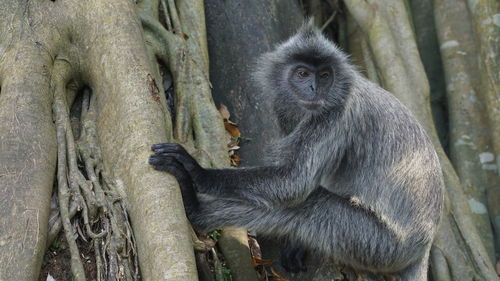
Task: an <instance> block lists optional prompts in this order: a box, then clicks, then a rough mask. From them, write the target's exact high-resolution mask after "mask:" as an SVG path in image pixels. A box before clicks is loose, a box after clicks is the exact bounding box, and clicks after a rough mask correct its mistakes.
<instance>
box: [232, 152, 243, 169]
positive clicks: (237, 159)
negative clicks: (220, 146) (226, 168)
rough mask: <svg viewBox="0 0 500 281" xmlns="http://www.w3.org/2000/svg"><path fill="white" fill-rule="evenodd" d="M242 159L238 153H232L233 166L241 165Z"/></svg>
mask: <svg viewBox="0 0 500 281" xmlns="http://www.w3.org/2000/svg"><path fill="white" fill-rule="evenodd" d="M240 162H241V159H240V157H239V156H238V155H237V154H233V155H231V166H233V167H238V166H239V165H240Z"/></svg>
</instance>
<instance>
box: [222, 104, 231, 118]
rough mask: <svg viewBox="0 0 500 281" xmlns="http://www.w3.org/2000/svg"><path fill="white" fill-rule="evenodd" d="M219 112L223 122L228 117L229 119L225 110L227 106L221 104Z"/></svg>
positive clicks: (229, 115) (227, 111)
mask: <svg viewBox="0 0 500 281" xmlns="http://www.w3.org/2000/svg"><path fill="white" fill-rule="evenodd" d="M219 112H220V115H221V116H222V119H224V120H229V117H231V114H229V110H228V109H227V106H226V105H224V104H222V103H221V105H220V107H219Z"/></svg>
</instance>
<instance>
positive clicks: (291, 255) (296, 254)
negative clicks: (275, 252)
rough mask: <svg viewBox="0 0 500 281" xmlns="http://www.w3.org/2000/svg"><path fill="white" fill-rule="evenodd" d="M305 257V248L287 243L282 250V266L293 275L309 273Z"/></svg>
mask: <svg viewBox="0 0 500 281" xmlns="http://www.w3.org/2000/svg"><path fill="white" fill-rule="evenodd" d="M305 257H306V251H305V249H304V248H303V247H301V246H297V245H292V244H290V243H287V245H286V246H285V248H284V249H282V250H281V266H283V268H284V269H285V270H286V271H288V272H292V273H297V272H299V271H307V267H306V264H305Z"/></svg>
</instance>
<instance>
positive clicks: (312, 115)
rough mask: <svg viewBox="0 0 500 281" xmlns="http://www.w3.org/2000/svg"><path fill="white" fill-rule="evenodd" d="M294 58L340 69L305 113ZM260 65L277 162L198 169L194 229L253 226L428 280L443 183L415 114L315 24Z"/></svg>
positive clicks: (348, 260)
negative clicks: (277, 127) (293, 79)
mask: <svg viewBox="0 0 500 281" xmlns="http://www.w3.org/2000/svg"><path fill="white" fill-rule="evenodd" d="M296 57H306V58H307V57H314V58H317V59H319V60H321V61H328V64H330V65H331V67H332V68H333V72H334V82H333V84H332V86H331V88H330V89H329V91H328V93H327V94H326V95H325V96H322V97H321V102H320V103H319V104H320V106H319V107H317V108H316V109H315V110H310V109H307V108H304V107H302V106H300V105H299V103H298V100H297V98H296V96H295V94H294V93H293V91H292V90H290V89H289V87H288V80H287V74H286V73H287V71H288V70H289V69H290V67H292V66H293V65H294V64H296V63H300V60H299V61H297V59H294V58H296ZM257 65H258V70H257V72H256V75H255V78H256V80H257V81H258V82H259V83H260V84H261V85H262V89H263V90H264V91H269V93H270V94H273V95H274V96H275V110H276V114H277V115H278V118H279V122H280V124H281V127H282V129H283V132H284V137H283V139H282V140H281V141H280V142H279V143H278V144H277V145H275V147H277V149H275V150H276V151H275V153H274V154H275V156H276V158H275V164H274V165H270V166H267V167H253V168H239V169H208V170H203V172H200V173H196V174H194V173H192V172H190V173H191V176H192V177H193V181H194V184H195V186H196V188H197V189H198V191H199V192H200V193H198V199H199V201H200V207H199V208H200V209H199V210H197V211H196V212H195V213H194V214H193V215H191V216H190V218H191V220H192V222H193V224H194V225H195V226H197V227H199V228H201V229H203V230H210V229H213V228H216V227H221V226H229V225H236V226H244V227H247V228H249V229H252V230H255V231H257V232H258V233H261V234H264V235H273V236H278V237H288V238H289V239H292V240H294V241H297V242H298V243H300V244H303V245H305V246H306V247H308V248H310V249H315V250H318V251H320V252H322V253H323V254H324V255H328V256H331V257H333V258H334V259H335V260H336V261H337V262H338V263H340V264H346V265H349V266H352V267H354V268H356V269H359V270H367V271H370V272H375V273H396V272H399V273H400V274H401V278H402V280H404V281H413V280H418V281H423V280H427V257H428V252H429V249H430V245H431V243H432V239H433V236H434V233H435V231H436V228H437V225H438V222H439V218H440V215H441V209H442V204H443V182H442V174H441V168H440V164H439V161H438V157H437V155H436V152H435V151H434V148H433V145H432V143H431V142H430V140H429V138H428V136H427V135H426V133H425V131H424V130H423V128H422V127H421V126H420V125H419V123H418V122H417V121H416V119H415V118H414V117H413V116H412V114H411V113H410V111H409V110H408V109H407V108H406V107H405V106H404V105H402V104H401V103H400V102H399V101H398V100H397V99H396V98H395V97H394V96H393V95H392V94H390V93H388V92H387V91H385V90H383V89H382V88H380V87H379V86H377V85H375V84H373V83H371V82H370V81H368V80H367V79H365V78H364V77H363V76H361V75H360V74H359V73H358V72H357V71H356V70H355V68H354V67H353V66H351V65H350V64H349V62H348V59H347V57H346V55H344V54H343V53H342V52H341V51H340V50H339V49H338V48H337V47H336V46H335V45H334V44H333V43H332V42H330V41H329V40H327V39H326V38H325V37H324V36H323V35H322V34H321V33H320V32H319V31H318V30H317V29H315V28H313V27H312V26H311V25H306V26H304V27H302V29H301V30H299V32H298V34H297V35H295V36H293V37H291V38H290V39H289V40H288V41H286V42H284V43H283V44H281V45H279V46H278V47H277V48H276V50H275V51H273V52H271V53H268V54H265V55H263V57H262V58H261V59H260V60H259V63H258V64H257ZM179 161H180V162H183V161H182V160H179ZM184 165H186V164H184ZM186 169H187V170H189V169H188V168H186Z"/></svg>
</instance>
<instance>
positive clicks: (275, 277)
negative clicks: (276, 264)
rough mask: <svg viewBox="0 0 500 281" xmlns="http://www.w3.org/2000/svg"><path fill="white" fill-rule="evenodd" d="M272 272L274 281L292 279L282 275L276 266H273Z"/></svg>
mask: <svg viewBox="0 0 500 281" xmlns="http://www.w3.org/2000/svg"><path fill="white" fill-rule="evenodd" d="M271 272H272V274H273V279H271V280H273V281H290V280H289V279H288V278H286V277H283V276H281V275H280V274H279V273H278V272H277V271H276V270H274V268H272V267H271Z"/></svg>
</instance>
